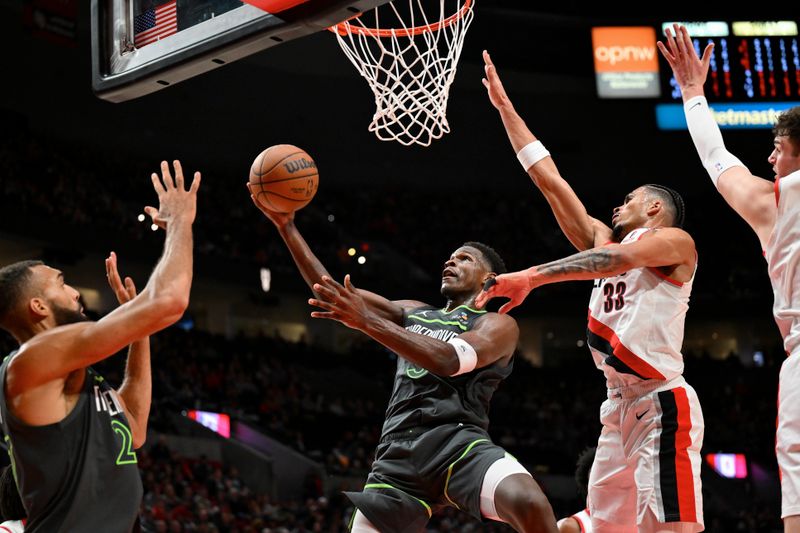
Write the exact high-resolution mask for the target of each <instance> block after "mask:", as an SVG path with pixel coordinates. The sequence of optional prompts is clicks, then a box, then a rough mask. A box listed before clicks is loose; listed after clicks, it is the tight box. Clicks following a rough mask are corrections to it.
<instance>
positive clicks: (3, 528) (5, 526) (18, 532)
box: [0, 520, 25, 533]
mask: <svg viewBox="0 0 800 533" xmlns="http://www.w3.org/2000/svg"><path fill="white" fill-rule="evenodd" d="M24 531H25V525H24V524H23V522H22V520H8V521H6V522H3V523H2V524H0V533H23V532H24Z"/></svg>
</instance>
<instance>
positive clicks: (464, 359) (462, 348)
mask: <svg viewBox="0 0 800 533" xmlns="http://www.w3.org/2000/svg"><path fill="white" fill-rule="evenodd" d="M447 344H452V345H453V348H455V349H456V355H457V356H458V370H457V371H456V373H455V374H451V375H450V377H454V376H459V375H461V374H466V373H467V372H472V371H473V370H475V367H476V366H478V354H477V353H476V352H475V348H473V347H472V346H470V344H469V343H468V342H467V341H465V340H462V339H459V338H458V337H453V338H452V339H450V340H449V341H447Z"/></svg>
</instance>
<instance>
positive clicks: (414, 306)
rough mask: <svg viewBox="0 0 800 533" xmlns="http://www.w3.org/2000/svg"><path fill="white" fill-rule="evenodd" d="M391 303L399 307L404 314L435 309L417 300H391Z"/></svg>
mask: <svg viewBox="0 0 800 533" xmlns="http://www.w3.org/2000/svg"><path fill="white" fill-rule="evenodd" d="M392 303H393V304H394V305H397V306H399V307H400V308H401V309H402V310H403V312H405V313H409V312H412V311H424V310H433V309H436V307H434V306H432V305H430V304H426V303H425V302H420V301H419V300H392Z"/></svg>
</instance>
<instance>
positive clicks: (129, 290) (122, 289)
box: [106, 252, 136, 305]
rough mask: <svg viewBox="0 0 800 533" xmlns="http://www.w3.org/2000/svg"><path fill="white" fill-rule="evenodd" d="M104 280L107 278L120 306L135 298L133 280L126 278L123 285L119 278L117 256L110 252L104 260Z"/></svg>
mask: <svg viewBox="0 0 800 533" xmlns="http://www.w3.org/2000/svg"><path fill="white" fill-rule="evenodd" d="M106 278H108V284H109V285H110V286H111V290H113V291H114V294H115V295H116V297H117V301H118V302H119V303H120V305H122V304H124V303H127V302H130V301H131V300H133V299H134V298H135V297H136V285H134V283H133V280H132V279H131V278H130V277H128V276H126V277H125V282H124V283H123V281H122V278H120V276H119V271H118V270H117V254H115V253H114V252H111V253H110V254H109V256H108V257H107V258H106Z"/></svg>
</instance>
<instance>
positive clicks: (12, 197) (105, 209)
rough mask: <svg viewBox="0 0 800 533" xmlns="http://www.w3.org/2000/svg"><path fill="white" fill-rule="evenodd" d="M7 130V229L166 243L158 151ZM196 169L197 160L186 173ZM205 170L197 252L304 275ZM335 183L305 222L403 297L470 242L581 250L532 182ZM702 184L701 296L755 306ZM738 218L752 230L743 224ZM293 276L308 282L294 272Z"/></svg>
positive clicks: (107, 243) (83, 239)
mask: <svg viewBox="0 0 800 533" xmlns="http://www.w3.org/2000/svg"><path fill="white" fill-rule="evenodd" d="M12 132H13V134H12ZM3 133H4V134H5V135H2V134H0V174H2V176H3V179H2V180H0V208H2V209H3V212H4V215H5V216H4V217H3V222H0V231H5V232H9V233H15V234H19V235H21V236H29V237H39V238H44V239H50V240H52V242H53V243H54V245H53V247H52V248H54V249H55V248H58V252H61V253H62V254H66V255H67V256H68V255H70V254H73V255H74V254H79V253H80V251H88V250H90V249H93V250H95V251H101V252H104V253H105V252H106V251H107V250H109V249H115V248H114V247H119V246H120V245H121V243H125V245H126V246H131V247H134V248H135V247H137V246H138V247H139V248H146V249H150V250H158V249H159V247H160V244H161V240H160V239H154V238H153V236H152V232H151V231H150V227H149V226H150V223H149V220H146V221H144V222H139V221H138V220H137V216H138V215H139V214H141V213H142V208H143V207H144V206H145V205H149V204H151V203H153V202H154V201H155V196H154V194H153V191H152V190H151V186H150V180H149V178H148V176H149V175H150V173H151V172H154V171H158V160H155V159H153V160H141V159H139V160H136V159H126V158H122V157H121V156H118V155H116V154H111V153H106V152H93V151H92V149H91V148H88V147H86V146H81V145H69V144H65V141H63V140H60V141H54V140H51V139H46V138H43V137H41V136H39V135H35V134H32V133H30V132H28V131H27V130H25V129H24V128H20V129H13V130H9V131H6V132H3ZM194 170H195V167H194V166H191V162H187V168H186V174H190V173H191V172H193V171H194ZM201 170H203V171H204V180H203V186H202V187H203V189H202V193H201V194H200V196H199V200H198V202H199V203H198V217H197V221H196V223H195V244H196V249H197V251H198V252H199V254H201V255H202V256H204V257H205V258H206V260H204V261H198V268H203V266H204V265H206V266H208V265H211V264H213V263H214V261H213V259H215V258H216V259H217V260H219V261H223V260H224V262H225V265H226V267H227V268H228V269H230V268H233V266H235V265H237V264H241V265H248V266H252V265H253V264H257V265H259V266H268V267H269V268H271V269H273V271H275V272H291V273H294V271H295V268H294V265H293V262H292V260H291V257H290V256H289V254H288V252H287V251H286V249H285V247H284V245H283V243H282V242H281V241H280V239H279V238H277V235H276V233H275V231H274V229H273V228H271V227H270V224H269V223H268V222H267V221H266V220H264V218H263V216H262V215H261V213H259V212H258V211H257V210H256V209H255V208H254V207H253V206H252V204H251V203H250V200H249V198H248V196H247V191H246V189H245V187H244V184H243V183H242V178H241V176H238V175H237V176H234V175H231V171H230V170H229V169H215V168H207V169H201ZM344 186H346V184H339V187H344ZM335 187H336V184H334V183H330V184H328V185H327V190H329V191H330V192H329V193H327V194H324V195H322V194H321V195H320V196H319V197H318V198H315V199H314V201H313V202H312V203H311V204H310V205H309V206H308V207H307V208H305V209H304V210H303V211H302V212H300V213H299V215H298V226H299V227H300V228H301V230H302V231H303V233H304V235H305V236H306V239H307V240H308V241H309V243H311V245H312V248H313V249H314V251H315V252H316V253H317V255H319V257H320V258H321V259H322V261H323V263H325V264H326V265H328V266H329V268H331V271H332V273H334V275H337V274H342V273H344V272H346V271H350V270H357V273H358V278H359V280H362V281H363V282H365V283H367V284H368V285H369V286H371V287H374V288H378V289H379V288H382V287H386V279H387V278H388V279H391V280H392V283H391V287H387V288H386V290H389V291H392V290H396V291H404V295H403V297H408V295H409V293H408V291H409V290H413V291H414V293H417V294H419V293H420V292H421V291H423V292H424V291H432V290H435V289H436V279H437V276H438V274H439V272H440V268H441V265H442V263H443V262H444V260H445V259H446V258H447V256H448V255H449V253H450V252H451V251H452V250H453V249H455V248H456V247H457V246H459V245H460V244H461V243H462V242H464V241H468V240H478V241H483V242H485V243H487V244H489V245H491V246H493V247H495V248H496V249H497V250H498V252H499V253H500V254H501V256H503V257H504V259H505V260H506V263H507V265H508V266H509V268H511V269H521V268H525V267H527V266H530V265H531V264H537V263H541V262H546V261H551V260H553V259H556V258H558V257H563V256H564V255H567V254H570V253H572V252H574V249H573V248H572V247H571V245H570V244H569V243H568V241H567V240H566V239H565V238H564V237H563V235H562V234H561V231H560V230H559V228H558V226H557V225H556V223H555V220H554V219H553V217H552V215H551V213H550V210H549V208H548V207H547V204H546V203H545V202H544V200H543V199H542V198H541V195H540V194H539V193H537V192H536V191H535V190H534V187H533V186H531V187H530V190H528V191H527V193H526V194H517V193H516V192H514V193H512V194H509V193H508V192H507V191H505V190H504V189H502V188H498V189H495V188H491V187H490V188H485V189H482V190H479V191H471V190H468V189H465V190H464V191H461V192H460V193H459V194H458V197H457V200H454V196H453V192H452V190H450V189H448V188H435V187H432V188H431V189H430V190H427V191H425V201H422V202H421V201H419V191H416V190H409V189H408V188H406V187H404V186H403V184H402V183H396V182H391V181H390V182H387V183H383V184H382V185H381V189H380V191H376V190H372V189H368V188H353V189H339V190H338V191H336V190H335ZM523 190H524V189H523ZM42 191H48V193H47V194H43V193H42ZM712 192H713V191H712ZM704 193H708V191H704V192H698V191H695V190H693V189H692V190H690V191H686V192H685V194H686V196H685V200H686V204H687V229H688V230H689V231H690V232H691V233H692V235H693V237H694V238H695V240H696V242H697V245H698V250H699V254H700V268H699V271H698V276H699V278H698V282H697V283H695V285H694V295H693V297H694V301H695V303H700V304H702V303H703V302H707V301H713V302H715V303H716V304H718V303H719V301H720V300H722V301H724V302H731V303H737V304H740V305H742V306H746V305H752V303H753V302H754V301H758V302H763V301H767V302H768V300H769V298H770V296H771V292H770V291H769V285H768V283H767V281H766V276H764V275H763V274H764V271H765V265H764V262H763V259H762V257H761V256H760V250H759V249H758V245H757V243H756V242H755V241H753V242H751V243H750V246H743V245H742V240H741V239H731V238H720V234H719V230H718V228H717V229H715V227H714V225H712V224H708V223H707V222H706V221H705V220H706V219H707V218H709V217H712V218H716V217H718V215H720V214H721V215H727V214H728V213H727V211H724V210H725V207H724V206H723V205H722V203H721V202H719V201H718V199H716V200H717V201H707V200H708V199H707V198H706V197H705V196H703V194H704ZM698 194H699V195H700V196H697V195H698ZM619 196H620V198H610V197H608V196H601V195H595V194H589V195H584V198H583V200H584V202H585V203H586V206H587V209H588V211H589V212H590V213H592V214H593V215H595V216H597V217H598V218H600V219H601V220H604V219H606V215H610V214H611V210H612V209H613V207H615V206H616V205H618V204H619V203H620V202H621V199H622V196H623V194H620V195H619ZM712 200H713V199H712ZM701 217H702V218H701ZM22 220H24V221H25V222H24V224H22V223H20V221H22ZM52 221H58V223H57V224H53V223H52ZM420 227H424V230H420ZM741 229H742V232H743V233H744V231H745V229H746V228H745V227H744V226H743V227H742V228H741ZM431 236H436V237H435V238H431ZM56 243H57V245H56ZM350 247H355V248H356V250H357V252H358V254H359V255H360V254H361V253H362V252H363V253H367V255H368V256H369V258H370V259H369V261H367V262H366V263H365V264H364V265H357V264H355V263H354V261H355V258H354V257H351V256H349V255H348V253H347V250H348V248H350ZM289 278H290V279H292V280H296V281H297V287H302V284H301V282H300V281H299V279H298V278H299V277H298V276H289ZM762 289H763V290H762ZM560 290H561V291H562V294H566V295H570V294H573V295H574V296H575V298H580V299H585V298H586V290H585V287H584V286H582V285H581V284H566V285H564V286H563V287H561V289H560ZM765 299H766V300H765ZM717 308H719V307H717Z"/></svg>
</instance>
